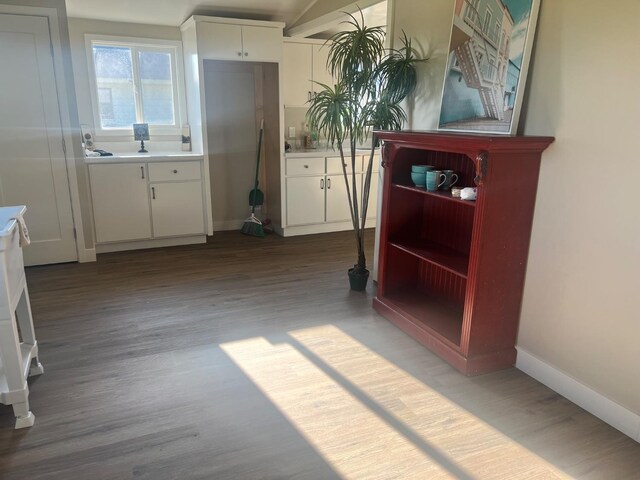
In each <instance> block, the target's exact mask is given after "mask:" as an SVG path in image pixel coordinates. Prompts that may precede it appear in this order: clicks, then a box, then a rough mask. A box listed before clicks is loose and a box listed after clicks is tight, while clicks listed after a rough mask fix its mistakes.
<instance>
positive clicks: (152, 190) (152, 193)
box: [151, 187, 156, 200]
mask: <svg viewBox="0 0 640 480" xmlns="http://www.w3.org/2000/svg"><path fill="white" fill-rule="evenodd" d="M151 198H153V199H154V200H155V199H156V187H151Z"/></svg>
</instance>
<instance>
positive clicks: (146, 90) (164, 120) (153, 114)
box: [138, 51, 176, 125]
mask: <svg viewBox="0 0 640 480" xmlns="http://www.w3.org/2000/svg"><path fill="white" fill-rule="evenodd" d="M138 62H139V64H140V85H141V87H142V116H143V118H144V121H145V123H148V124H150V125H174V124H175V123H176V122H175V120H174V111H173V84H172V78H171V55H170V54H169V53H166V52H152V51H140V52H138Z"/></svg>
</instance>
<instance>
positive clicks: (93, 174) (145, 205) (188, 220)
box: [89, 161, 205, 244]
mask: <svg viewBox="0 0 640 480" xmlns="http://www.w3.org/2000/svg"><path fill="white" fill-rule="evenodd" d="M89 178H90V184H91V198H92V201H93V216H94V223H95V232H96V243H97V244H114V243H116V242H134V241H141V240H149V241H152V240H154V239H159V238H166V237H186V236H194V235H204V234H205V219H204V200H203V191H202V180H201V178H202V174H201V162H199V161H189V162H178V161H177V162H148V163H104V164H92V165H89Z"/></svg>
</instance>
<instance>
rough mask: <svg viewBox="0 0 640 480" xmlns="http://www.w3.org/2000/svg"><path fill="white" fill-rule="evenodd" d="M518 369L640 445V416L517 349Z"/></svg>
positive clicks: (524, 351)
mask: <svg viewBox="0 0 640 480" xmlns="http://www.w3.org/2000/svg"><path fill="white" fill-rule="evenodd" d="M516 348H517V350H518V358H517V359H516V368H518V369H519V370H522V371H523V372H524V373H526V374H527V375H529V376H530V377H533V378H535V379H536V380H538V381H539V382H540V383H543V384H544V385H546V386H547V387H549V388H550V389H552V390H555V391H556V392H558V393H559V394H560V395H562V396H563V397H565V398H567V399H569V400H571V401H572V402H573V403H575V404H576V405H578V406H580V407H582V408H584V409H585V410H586V411H587V412H589V413H591V414H593V415H595V416H596V417H598V418H599V419H600V420H602V421H603V422H606V423H608V424H609V425H611V426H612V427H614V428H616V429H617V430H620V431H621V432H622V433H624V434H625V435H627V436H629V437H631V438H633V439H634V440H635V441H636V442H640V415H638V414H636V413H634V412H632V411H631V410H629V409H627V408H625V407H623V406H622V405H619V404H618V403H616V402H614V401H613V400H611V399H609V398H607V397H605V396H604V395H602V394H600V393H598V392H596V391H595V390H593V389H592V388H590V387H588V386H586V385H584V384H583V383H580V382H579V381H577V380H576V379H574V378H573V377H571V376H570V375H568V374H566V373H565V372H563V371H561V370H558V369H557V368H555V367H553V366H551V365H549V364H548V363H546V362H545V361H543V360H541V359H539V358H538V357H536V356H535V355H532V354H530V353H529V352H527V351H526V350H524V349H522V348H520V347H516Z"/></svg>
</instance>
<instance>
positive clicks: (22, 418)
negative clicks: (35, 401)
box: [12, 400, 36, 430]
mask: <svg viewBox="0 0 640 480" xmlns="http://www.w3.org/2000/svg"><path fill="white" fill-rule="evenodd" d="M12 407H13V413H14V415H15V416H16V427H15V429H16V430H18V429H20V428H27V427H32V426H33V424H34V422H35V421H36V417H35V415H34V414H33V413H31V411H30V410H29V401H28V400H27V401H25V402H22V403H14V404H13V405H12Z"/></svg>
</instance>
